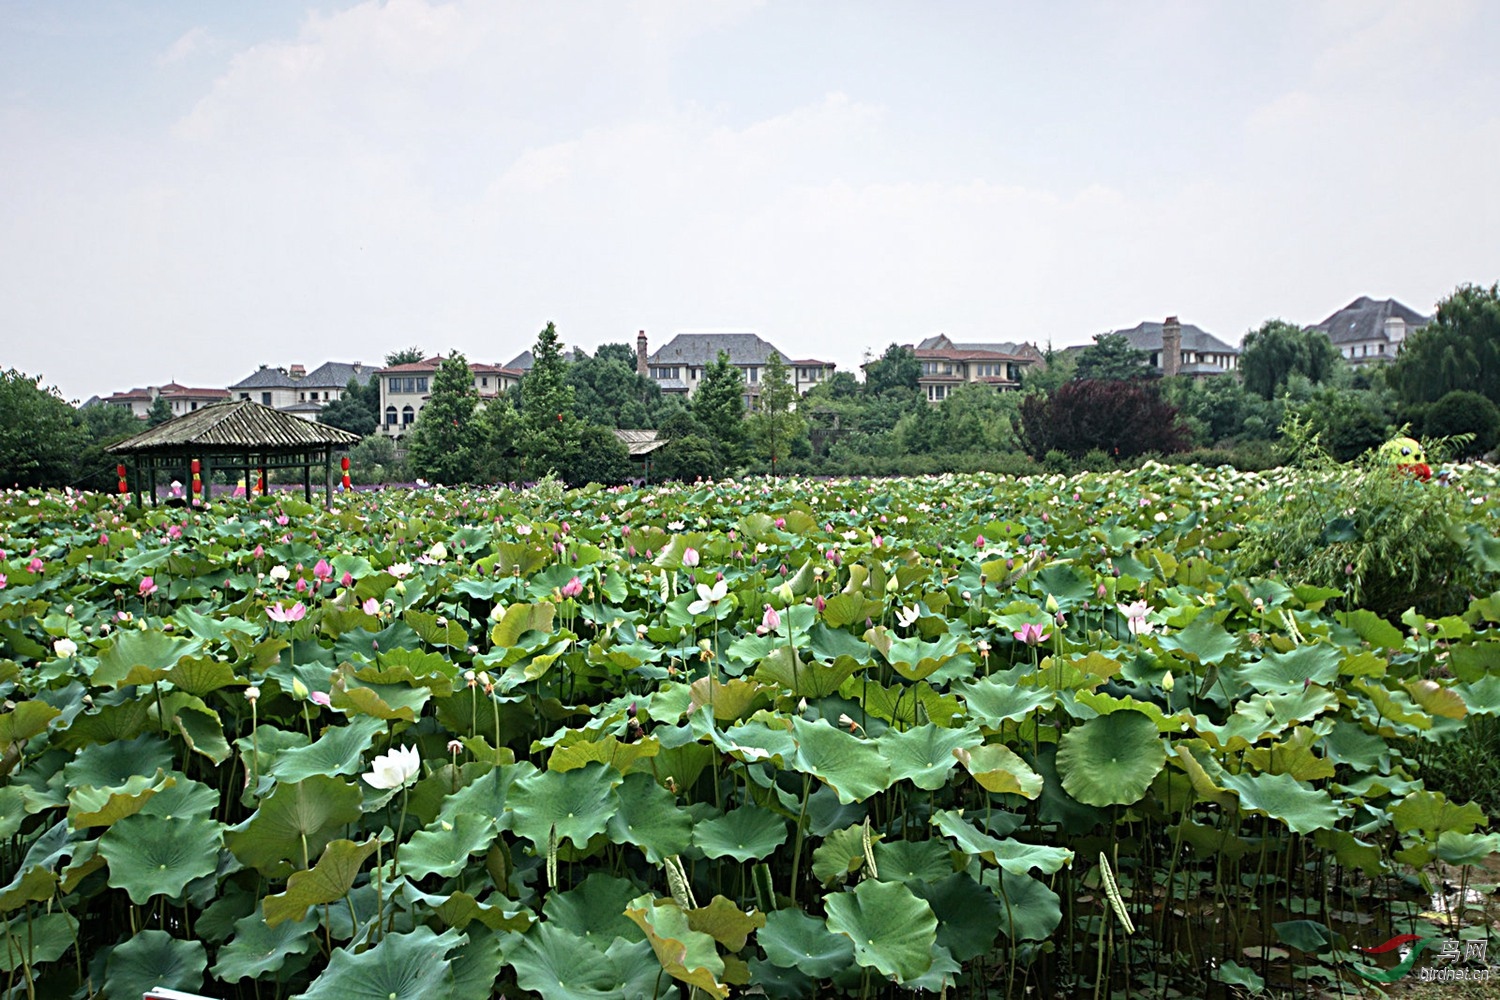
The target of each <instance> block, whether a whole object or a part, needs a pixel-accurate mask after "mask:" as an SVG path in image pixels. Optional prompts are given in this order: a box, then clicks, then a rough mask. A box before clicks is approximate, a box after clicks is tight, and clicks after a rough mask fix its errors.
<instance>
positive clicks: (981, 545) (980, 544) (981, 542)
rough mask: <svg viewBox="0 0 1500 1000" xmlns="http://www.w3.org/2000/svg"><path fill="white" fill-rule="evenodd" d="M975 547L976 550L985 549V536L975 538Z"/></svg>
mask: <svg viewBox="0 0 1500 1000" xmlns="http://www.w3.org/2000/svg"><path fill="white" fill-rule="evenodd" d="M974 547H975V548H976V549H982V548H984V536H983V535H975V536H974Z"/></svg>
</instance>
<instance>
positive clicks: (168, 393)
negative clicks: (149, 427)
mask: <svg viewBox="0 0 1500 1000" xmlns="http://www.w3.org/2000/svg"><path fill="white" fill-rule="evenodd" d="M158 396H160V397H162V398H163V399H165V400H166V401H167V402H168V404H170V405H171V407H172V416H174V417H180V416H182V415H183V414H184V413H192V412H194V411H195V410H197V409H199V408H200V407H204V406H212V405H213V404H215V403H222V402H224V401H225V400H226V399H229V398H230V395H229V393H228V391H226V390H224V389H192V388H189V387H188V386H185V385H178V384H177V383H176V382H168V383H167V384H166V385H148V386H146V387H145V388H143V389H142V388H135V389H130V390H127V391H125V392H117V393H114V394H113V395H110V396H102V397H100V398H98V399H97V400H91V402H95V403H99V404H103V405H106V406H123V407H126V408H127V409H129V410H130V413H131V415H132V416H134V417H136V418H138V419H140V420H145V419H146V418H147V417H148V416H150V414H151V404H153V403H155V402H156V397H158Z"/></svg>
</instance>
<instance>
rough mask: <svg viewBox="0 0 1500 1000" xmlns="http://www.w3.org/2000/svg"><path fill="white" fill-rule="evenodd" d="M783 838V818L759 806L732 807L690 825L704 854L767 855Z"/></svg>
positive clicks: (743, 858)
mask: <svg viewBox="0 0 1500 1000" xmlns="http://www.w3.org/2000/svg"><path fill="white" fill-rule="evenodd" d="M786 838H787V824H786V820H784V819H782V818H781V817H780V816H778V815H776V814H775V813H773V812H771V811H770V810H769V809H762V808H760V807H759V806H742V807H740V808H739V809H733V810H731V811H730V812H728V813H726V814H725V815H723V816H719V817H717V818H715V819H710V820H704V821H702V822H700V823H698V825H697V826H696V827H695V828H694V829H693V843H694V844H696V845H698V848H699V849H700V850H702V851H703V853H704V854H705V855H707V856H708V857H710V858H734V859H735V860H736V861H749V860H751V859H752V858H764V857H768V856H770V854H771V853H772V852H773V851H775V850H776V848H778V847H780V846H781V845H782V844H784V843H786Z"/></svg>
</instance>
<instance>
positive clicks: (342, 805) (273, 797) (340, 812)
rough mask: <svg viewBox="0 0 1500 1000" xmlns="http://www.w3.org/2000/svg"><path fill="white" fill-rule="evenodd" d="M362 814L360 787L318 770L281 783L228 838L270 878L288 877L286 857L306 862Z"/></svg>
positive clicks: (242, 857) (237, 852)
mask: <svg viewBox="0 0 1500 1000" xmlns="http://www.w3.org/2000/svg"><path fill="white" fill-rule="evenodd" d="M359 817H360V792H359V789H358V788H356V787H355V786H354V785H352V784H350V783H349V782H347V781H340V780H339V779H338V778H333V777H329V776H327V775H314V776H313V777H310V778H304V779H303V780H301V781H298V782H295V783H292V784H286V783H282V784H278V785H277V786H276V789H275V791H273V792H272V793H271V794H270V795H269V796H268V797H267V798H265V799H263V800H261V803H260V808H259V809H257V810H256V811H255V813H254V814H253V815H252V816H251V817H250V818H249V819H248V820H246V821H245V822H244V823H241V824H240V825H239V826H237V827H235V828H234V829H232V830H231V831H230V832H229V833H228V834H227V835H226V836H225V841H226V843H227V845H228V847H229V850H230V851H232V852H233V853H234V856H235V857H237V858H239V859H240V861H242V862H244V863H245V864H247V865H250V866H251V867H253V868H258V869H260V871H261V872H262V873H264V874H266V875H268V876H270V877H272V878H276V877H285V874H284V873H287V872H288V869H289V868H290V865H289V864H288V862H295V863H296V864H297V865H298V866H305V865H307V864H308V863H309V862H310V861H311V860H312V857H313V855H315V854H317V853H321V852H322V850H323V848H324V847H325V846H326V845H327V844H328V842H329V841H330V840H333V839H334V834H335V832H336V831H337V830H338V829H339V828H340V827H343V826H344V825H346V824H348V823H353V822H354V821H355V820H357V819H359Z"/></svg>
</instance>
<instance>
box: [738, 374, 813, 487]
mask: <svg viewBox="0 0 1500 1000" xmlns="http://www.w3.org/2000/svg"><path fill="white" fill-rule="evenodd" d="M796 405H797V390H796V389H795V388H793V387H792V380H791V376H790V373H789V372H788V371H787V367H786V362H785V361H784V360H783V359H782V357H781V352H780V351H772V352H771V356H770V357H769V358H767V359H766V370H765V372H764V373H763V375H762V378H761V384H760V408H759V409H758V410H756V411H755V412H754V413H752V414H751V415H750V417H749V418H748V420H747V421H746V423H747V427H748V430H749V432H750V438H751V440H753V441H754V442H755V444H756V447H757V449H758V450H759V452H760V455H761V457H766V458H769V459H770V460H771V475H773V476H774V475H776V462H777V461H778V460H779V459H785V458H786V457H787V456H788V455H789V454H791V451H792V442H794V441H796V440H798V439H799V438H801V437H802V435H803V434H805V433H806V432H807V421H805V420H803V419H802V416H801V415H800V414H799V413H798V412H797V411H796V409H795V407H796Z"/></svg>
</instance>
